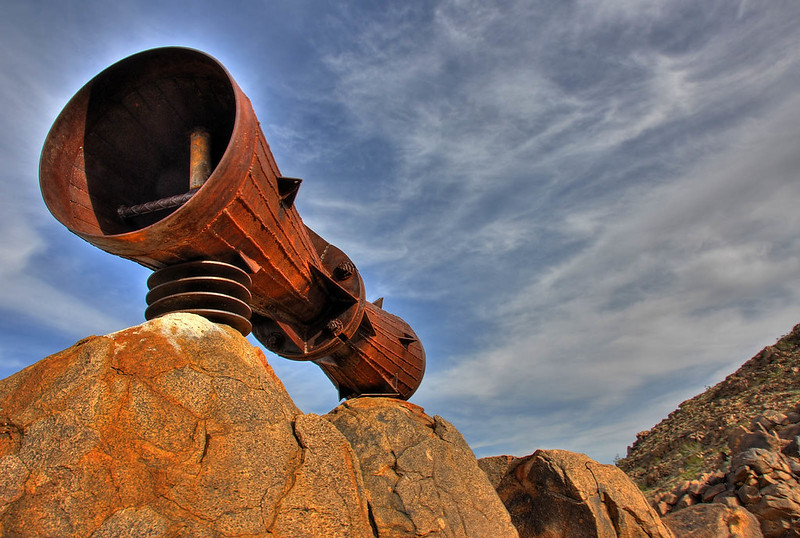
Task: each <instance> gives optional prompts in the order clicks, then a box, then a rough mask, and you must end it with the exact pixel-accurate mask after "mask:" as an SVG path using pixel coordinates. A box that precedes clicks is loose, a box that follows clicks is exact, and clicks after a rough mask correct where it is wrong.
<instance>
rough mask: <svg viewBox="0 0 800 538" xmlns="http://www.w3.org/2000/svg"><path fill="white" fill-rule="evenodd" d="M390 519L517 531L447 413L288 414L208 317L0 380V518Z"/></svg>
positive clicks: (260, 532) (239, 524)
mask: <svg viewBox="0 0 800 538" xmlns="http://www.w3.org/2000/svg"><path fill="white" fill-rule="evenodd" d="M342 432H344V433H345V434H346V435H345V434H343V433H342ZM354 448H355V449H356V450H355V451H354ZM362 469H363V473H367V474H366V475H365V474H363V473H362ZM365 478H366V480H365ZM365 483H366V484H367V485H368V487H365ZM381 488H386V489H385V490H382V489H381ZM400 529H402V530H400ZM406 530H408V531H409V532H406ZM398 534H411V535H416V536H476V535H483V536H516V531H515V530H514V528H513V527H512V526H511V524H510V520H509V517H508V513H507V512H506V511H505V509H504V508H503V506H502V503H500V500H499V498H498V497H497V495H496V493H495V492H494V491H493V489H492V487H491V486H490V485H489V483H488V481H487V479H486V477H485V475H484V474H483V473H482V472H480V470H479V469H478V467H477V462H476V460H475V457H474V456H473V455H472V452H471V451H470V449H469V447H467V445H466V443H464V440H463V438H462V437H461V435H460V434H459V433H458V432H457V431H456V430H455V429H454V428H453V427H452V426H451V425H450V424H448V423H447V422H446V421H444V420H443V419H441V418H439V417H435V418H431V417H429V416H428V415H426V414H425V413H424V412H423V410H422V408H420V407H418V406H415V405H413V404H409V403H406V402H402V401H399V400H390V399H376V400H369V399H363V400H351V401H349V402H347V403H345V404H342V405H341V406H340V407H338V408H337V409H336V410H334V411H333V412H332V413H331V414H330V416H328V417H319V416H317V415H313V414H303V413H301V412H300V411H299V410H298V409H297V407H296V406H295V405H294V403H293V402H292V400H291V399H290V398H289V396H288V394H287V393H286V391H285V389H284V387H283V385H282V383H281V382H280V380H279V379H278V378H277V377H276V376H275V375H274V373H273V372H272V369H271V368H270V367H269V365H268V364H267V362H266V359H265V357H264V355H263V353H262V352H261V351H260V350H259V349H258V348H254V347H253V346H251V345H250V344H249V343H248V342H247V340H245V339H244V338H243V337H242V336H241V335H240V334H239V333H237V332H236V331H234V330H232V329H229V328H227V327H225V326H222V325H215V324H213V323H210V322H208V321H206V320H205V319H203V318H200V317H197V316H194V315H191V314H171V315H168V316H165V317H163V318H159V319H156V320H153V321H150V322H147V323H144V324H142V325H140V326H137V327H133V328H130V329H127V330H124V331H120V332H118V333H114V334H110V335H107V336H101V337H96V336H93V337H89V338H86V339H84V340H82V341H80V342H78V343H77V344H76V345H75V346H73V347H72V348H70V349H67V350H65V351H63V352H61V353H57V354H55V355H52V356H50V357H47V358H45V359H43V360H41V361H39V362H38V363H36V364H34V365H32V366H30V367H28V368H26V369H25V370H23V371H21V372H18V373H17V374H15V375H13V376H11V377H9V378H7V379H5V380H2V381H0V535H3V536H17V535H19V536H93V537H104V536H109V537H110V536H121V535H123V536H241V535H248V536H326V537H327V536H357V537H363V536H390V535H393V536H397V535H398Z"/></svg>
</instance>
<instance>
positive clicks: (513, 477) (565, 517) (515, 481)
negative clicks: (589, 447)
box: [480, 450, 673, 538]
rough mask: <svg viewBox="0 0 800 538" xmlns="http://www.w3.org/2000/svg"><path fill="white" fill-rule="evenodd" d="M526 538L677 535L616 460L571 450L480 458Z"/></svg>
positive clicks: (664, 537)
mask: <svg viewBox="0 0 800 538" xmlns="http://www.w3.org/2000/svg"><path fill="white" fill-rule="evenodd" d="M480 464H481V468H483V469H484V470H485V471H486V473H487V475H488V476H489V477H491V479H492V481H493V483H495V484H497V486H496V487H497V492H498V494H499V496H500V499H501V500H502V501H503V503H504V504H505V506H506V508H507V509H508V512H509V513H510V514H511V520H512V521H513V523H514V525H515V526H516V528H517V530H518V531H519V535H520V536H521V537H522V538H529V537H536V538H551V537H555V536H569V537H586V538H616V537H620V538H634V537H635V538H639V537H642V538H645V537H649V538H672V537H673V534H672V532H671V531H670V530H669V529H668V528H667V527H666V526H665V525H664V524H663V523H662V522H661V520H660V519H659V517H658V514H656V512H655V510H653V509H652V508H651V507H650V505H649V504H648V503H647V500H646V499H645V497H644V495H643V494H642V493H641V492H640V491H639V488H638V487H636V485H635V484H634V483H633V481H632V480H631V479H629V478H628V477H627V476H626V475H625V473H623V472H622V471H621V470H620V469H618V468H617V467H615V466H613V465H603V464H600V463H597V462H596V461H594V460H592V459H590V458H589V457H587V456H585V455H583V454H577V453H574V452H568V451H566V450H537V451H536V452H534V453H533V454H532V455H530V456H526V457H524V458H516V459H514V458H509V457H507V456H500V457H495V458H487V459H484V460H481V462H480Z"/></svg>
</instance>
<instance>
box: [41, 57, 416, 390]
mask: <svg viewBox="0 0 800 538" xmlns="http://www.w3.org/2000/svg"><path fill="white" fill-rule="evenodd" d="M198 126H201V128H198ZM40 184H41V189H42V194H43V197H44V200H45V202H46V204H47V206H48V208H49V209H50V211H51V212H52V213H53V215H54V216H55V217H56V218H57V219H58V220H59V221H60V222H61V223H62V224H64V225H65V226H66V227H67V228H69V229H70V230H71V231H72V232H74V233H75V234H77V235H78V236H80V237H82V238H83V239H85V240H86V241H88V242H90V243H91V244H93V245H95V246H97V247H99V248H101V249H103V250H106V251H107V252H110V253H112V254H115V255H118V256H122V257H125V258H129V259H131V260H134V261H136V262H138V263H140V264H142V265H144V266H146V267H149V268H151V269H154V270H159V269H163V268H166V267H171V266H175V265H178V264H183V263H185V262H196V261H214V262H222V263H224V264H228V265H230V266H234V267H238V268H239V269H240V270H242V271H244V272H245V273H246V276H248V277H249V279H250V281H251V282H250V285H249V286H246V287H248V288H249V293H250V294H251V295H250V296H249V299H243V297H245V296H244V295H241V294H240V295H237V292H233V291H230V289H229V288H228V287H225V286H228V285H227V284H225V285H222V284H220V283H219V281H218V280H215V278H217V277H219V276H220V275H219V274H217V273H216V272H215V271H216V270H217V269H214V270H212V271H211V272H207V273H205V274H203V275H198V276H200V277H201V281H202V285H201V284H198V283H197V281H194V282H193V283H192V284H190V283H189V282H187V281H186V279H189V278H194V277H189V276H185V275H184V276H177V277H171V278H169V279H167V280H170V281H171V282H177V283H173V284H171V286H174V287H173V288H168V290H171V291H168V292H163V290H162V291H161V292H159V293H165V294H164V295H163V296H158V295H155V296H153V297H157V298H152V299H150V298H149V299H148V304H150V306H149V307H148V312H149V314H148V315H153V316H155V315H160V314H161V313H163V312H162V311H161V309H162V306H163V305H164V304H168V305H170V306H169V307H166V308H165V310H167V311H175V310H179V311H184V310H187V311H196V312H197V311H202V310H208V311H214V312H206V313H205V314H203V315H206V317H209V319H212V320H214V321H219V322H222V323H228V324H230V325H232V326H235V327H236V328H237V329H239V330H240V331H241V332H242V333H243V334H246V333H247V332H249V330H250V328H249V327H248V326H247V325H245V324H243V323H241V320H240V319H239V318H242V319H245V321H247V320H246V318H247V315H246V311H244V309H241V308H240V305H239V304H238V302H243V303H246V306H247V307H248V308H249V309H251V310H252V318H251V319H250V321H248V325H249V324H250V323H252V330H253V333H254V335H255V336H256V337H257V338H258V339H259V340H260V341H261V342H262V343H263V344H264V345H265V346H266V347H268V348H269V349H271V350H273V351H275V352H276V353H278V354H280V355H282V356H284V357H286V358H290V359H293V360H311V361H316V362H317V364H319V365H320V367H321V368H322V369H323V371H325V373H326V374H327V375H328V377H329V378H330V379H331V380H332V381H333V382H334V384H335V385H336V386H337V387H338V388H339V390H340V394H341V395H342V396H345V397H350V396H357V395H362V394H392V395H397V396H399V397H402V398H408V397H409V396H411V394H413V392H414V390H416V388H417V386H419V383H420V381H421V380H422V375H423V373H424V369H425V353H424V350H423V349H422V346H421V345H420V344H419V341H418V340H417V339H416V335H414V333H413V331H411V329H410V327H408V325H407V324H405V322H403V321H402V320H401V319H400V318H397V317H396V316H392V315H391V314H388V313H386V312H384V311H383V310H382V309H380V308H379V307H377V306H375V305H372V304H369V303H367V302H366V301H365V299H364V283H363V281H362V278H361V276H360V274H359V273H358V270H357V268H356V266H355V264H353V262H352V261H351V260H350V259H349V258H348V257H347V256H346V255H345V254H344V253H343V252H342V251H341V250H339V249H338V248H336V247H335V246H333V245H331V244H329V243H328V242H327V241H325V240H324V239H322V238H321V237H320V236H319V235H317V234H316V233H314V232H313V231H312V230H310V229H309V228H307V227H306V226H305V225H304V224H303V221H302V219H301V218H300V216H299V214H298V213H297V211H296V209H295V207H294V199H295V196H296V195H297V192H298V188H299V186H300V180H299V179H295V178H286V177H283V176H282V175H281V174H280V171H279V170H278V166H277V165H276V163H275V159H274V157H273V156H272V152H271V151H270V148H269V145H268V144H267V141H266V139H265V137H264V135H263V133H262V132H261V129H260V128H259V126H258V122H257V120H256V116H255V113H254V112H253V109H252V106H251V104H250V101H249V100H248V99H247V97H246V96H245V95H244V93H243V92H242V91H241V89H240V88H239V86H238V85H237V84H236V82H235V81H234V80H233V78H232V77H231V76H230V75H229V74H228V73H227V71H226V70H225V69H224V68H223V67H222V66H221V65H220V64H219V63H218V62H217V61H216V60H214V59H213V58H211V57H210V56H207V55H205V54H203V53H201V52H198V51H194V50H190V49H181V48H164V49H154V50H151V51H145V52H143V53H140V54H137V55H134V56H132V57H130V58H127V59H125V60H123V61H121V62H119V63H117V64H115V65H113V66H111V67H110V68H108V69H107V70H105V71H103V72H102V73H100V74H99V75H98V76H97V77H95V78H94V79H93V80H92V81H90V82H89V83H88V84H87V85H86V86H84V87H83V88H82V89H81V90H80V91H79V92H78V93H77V94H76V95H75V96H74V97H73V98H72V100H70V102H69V103H68V104H67V106H66V107H65V109H64V110H63V111H62V113H61V114H60V115H59V117H58V118H57V120H56V122H55V124H54V125H53V127H52V129H51V131H50V134H49V135H48V137H47V140H46V142H45V145H44V149H43V151H42V159H41V165H40ZM157 274H159V273H155V274H154V277H155V275H157ZM159 278H160V277H159ZM187 286H188V288H187ZM195 286H200V287H195ZM203 286H205V288H203ZM158 288H159V286H158V285H154V284H151V292H150V293H151V294H153V293H154V292H155V291H156V290H157V289H158ZM201 288H203V289H201ZM225 290H228V291H225ZM187 294H188V295H187ZM203 294H211V295H203ZM219 296H225V297H227V298H225V299H223V298H220V297H219ZM148 297H150V296H148ZM204 298H205V299H204ZM206 299H207V301H206ZM229 299H231V300H229ZM162 301H163V302H162ZM237 301H238V302H237ZM159 302H162V303H161V306H159V307H158V308H154V307H156V305H157V304H158V303H159ZM187 305H188V306H187ZM151 309H153V310H151ZM217 311H222V312H223V313H224V315H219V314H218V313H217ZM201 313H202V312H201Z"/></svg>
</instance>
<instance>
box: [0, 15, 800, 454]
mask: <svg viewBox="0 0 800 538" xmlns="http://www.w3.org/2000/svg"><path fill="white" fill-rule="evenodd" d="M223 5H224V3H221V2H209V1H198V0H193V1H185V2H163V1H162V2H151V1H140V2H108V1H107V0H103V1H100V0H84V1H82V2H66V1H62V2H59V1H47V2H45V1H38V0H4V1H3V2H2V9H1V11H0V12H1V13H2V15H0V43H2V45H3V46H2V47H1V48H0V162H1V163H2V168H0V376H2V377H5V376H7V375H10V374H12V373H14V372H16V371H18V370H19V369H21V368H23V367H25V366H27V365H29V364H32V363H33V362H36V361H37V360H39V359H40V358H42V357H44V356H46V355H48V354H50V353H54V352H56V351H59V350H61V349H63V348H65V347H68V346H70V345H72V344H73V343H74V342H75V341H76V340H78V339H80V338H82V337H84V336H87V335H89V334H104V333H108V332H112V331H115V330H119V329H122V328H124V327H128V326H131V325H136V324H138V323H140V322H142V321H143V310H144V295H145V291H146V286H145V279H146V277H147V275H148V273H149V272H148V271H147V270H146V269H143V268H141V267H139V266H137V265H136V264H134V263H132V262H129V261H126V260H122V259H118V258H116V257H114V256H111V255H109V254H106V253H104V252H101V251H100V250H98V249H96V248H94V247H92V246H90V245H89V244H87V243H84V242H83V241H81V240H80V239H78V238H76V237H75V236H73V235H71V234H70V232H68V231H67V230H66V229H65V228H64V227H63V226H61V224H59V223H58V222H57V221H56V220H55V219H54V218H53V217H52V216H51V215H50V214H49V212H48V211H47V209H46V207H45V205H44V203H43V202H42V200H41V194H40V192H39V185H38V160H39V153H40V151H41V147H42V143H43V141H44V138H45V136H46V134H47V132H48V130H49V128H50V126H51V124H52V122H53V120H54V119H55V117H56V116H57V115H58V113H59V111H60V110H61V109H62V107H63V106H64V105H65V104H66V102H67V100H68V99H69V98H70V97H71V96H72V95H73V94H74V93H75V92H76V91H77V90H78V89H79V88H80V87H81V86H82V85H83V84H84V83H85V82H87V81H88V80H89V79H90V78H91V77H92V76H94V75H95V74H97V73H98V72H99V71H101V70H102V69H104V68H105V67H107V66H109V65H111V64H112V63H114V62H116V61H118V60H120V59H122V58H124V57H126V56H128V55H130V54H133V53H136V52H138V51H141V50H144V49H148V48H153V47H159V46H167V45H181V46H188V47H192V48H197V49H200V50H203V51H205V52H207V53H209V54H211V55H212V56H214V57H216V58H217V59H218V60H219V61H220V62H221V63H223V64H224V65H225V66H226V67H227V68H228V70H229V71H230V73H231V74H232V76H233V77H234V78H235V79H236V80H237V82H238V83H239V85H240V86H241V87H242V89H243V90H244V92H245V93H246V94H247V95H248V96H249V97H250V99H251V101H252V102H253V106H254V108H255V111H256V114H257V115H258V117H259V120H260V121H261V125H262V128H263V130H264V132H265V134H266V137H267V139H268V140H269V142H270V144H271V146H272V150H273V153H274V154H275V158H276V160H277V162H278V165H279V167H280V168H281V171H282V173H283V174H284V175H287V176H293V177H302V178H304V182H303V185H302V187H301V189H300V192H299V195H298V198H297V202H296V203H297V206H298V209H299V211H300V214H301V216H302V217H303V219H304V220H305V222H306V223H307V224H308V225H309V226H311V227H312V228H313V229H315V230H316V231H317V232H318V233H319V234H320V235H322V236H323V237H325V238H326V239H327V240H329V241H330V242H332V243H333V244H335V245H337V246H339V247H340V248H342V249H343V250H344V251H345V252H346V253H347V254H348V255H349V256H350V257H351V258H352V259H353V260H354V261H355V263H356V264H357V266H358V267H359V269H360V271H361V273H362V275H363V277H364V280H365V284H366V289H367V295H368V299H370V300H372V299H375V298H377V297H381V296H383V297H385V302H384V307H385V308H386V309H387V310H388V311H390V312H392V313H395V314H397V315H400V316H401V317H403V318H404V319H405V320H406V321H408V322H409V323H410V324H411V326H412V327H413V328H414V329H415V331H416V332H417V333H418V335H419V336H420V337H421V339H422V341H423V344H424V346H425V348H426V352H427V356H428V371H427V374H426V377H425V379H424V381H423V383H422V386H421V387H420V389H419V391H418V392H417V394H416V395H415V396H414V397H413V398H412V401H413V402H415V403H417V404H419V405H422V406H424V407H425V408H426V411H427V412H428V413H429V414H431V415H433V414H438V415H442V416H443V417H445V418H447V419H448V420H450V421H451V422H453V423H454V424H455V425H456V426H457V427H458V428H459V429H460V431H461V432H462V433H463V434H464V436H465V437H466V439H467V441H468V442H469V443H470V445H471V446H472V447H473V449H474V450H475V452H476V454H477V455H478V456H488V455H496V454H515V455H524V454H529V453H531V452H533V451H534V450H535V449H537V448H563V449H568V450H573V451H578V452H584V453H586V454H588V455H590V456H591V457H593V458H595V459H598V460H600V461H604V462H610V461H611V460H612V459H613V458H614V457H615V456H616V455H624V453H625V448H626V446H627V445H629V444H630V443H631V442H632V441H633V440H634V438H635V434H636V432H638V431H640V430H643V429H647V428H650V427H652V426H653V425H654V424H655V423H657V422H658V421H659V420H661V419H662V418H664V417H665V416H666V415H667V414H668V413H669V412H670V411H671V410H673V409H674V408H675V407H676V406H677V404H678V403H679V402H681V401H682V400H684V399H686V398H688V397H691V396H693V395H695V394H697V393H698V392H701V391H702V390H703V389H704V387H705V386H708V385H713V384H714V383H716V382H718V381H720V380H721V379H723V378H724V377H725V375H727V374H729V373H732V372H733V371H735V370H736V369H737V368H738V367H739V366H740V365H741V363H743V362H744V361H745V360H747V359H748V358H749V357H751V356H752V355H753V354H755V353H756V352H757V351H758V350H759V349H760V348H761V347H763V346H764V345H768V344H772V343H774V342H775V340H776V339H777V338H778V337H780V336H781V335H782V334H784V333H786V332H788V331H789V330H790V329H791V328H792V326H793V325H794V324H796V323H798V322H800V276H799V275H800V234H798V231H799V230H800V211H798V210H797V206H798V205H799V204H800V177H798V176H800V32H798V31H797V29H798V27H800V3H798V2H796V1H793V0H791V1H790V0H742V1H740V2H736V1H732V0H704V1H703V2H697V1H696V0H691V1H683V0H670V1H666V0H664V1H660V0H651V1H636V0H536V1H531V0H518V1H517V0H505V1H498V2H487V1H485V0H484V1H471V0H440V1H434V0H431V1H415V0H411V1H410V0H405V1H402V2H384V1H367V0H364V1H343V2H328V1H322V0H317V1H298V0H262V1H255V0H253V1H241V2H236V1H234V2H229V3H227V5H229V6H232V7H221V6H223ZM268 358H269V359H270V362H271V364H272V365H273V366H274V368H275V369H276V371H277V372H278V374H279V375H280V376H281V378H282V379H283V380H284V382H285V384H286V385H287V388H288V390H289V392H290V394H291V395H292V397H293V398H294V399H295V401H296V402H297V404H298V405H299V406H300V408H301V409H303V410H304V411H306V412H316V413H325V412H327V411H328V410H330V409H331V408H332V407H334V406H335V405H336V404H337V400H336V391H335V390H334V388H333V387H332V385H331V384H330V383H329V381H328V380H327V378H325V377H324V375H323V374H322V372H321V371H319V370H318V368H316V367H315V366H314V365H311V364H303V363H294V362H291V361H286V360H284V359H281V358H279V357H277V356H274V355H271V354H269V353H268Z"/></svg>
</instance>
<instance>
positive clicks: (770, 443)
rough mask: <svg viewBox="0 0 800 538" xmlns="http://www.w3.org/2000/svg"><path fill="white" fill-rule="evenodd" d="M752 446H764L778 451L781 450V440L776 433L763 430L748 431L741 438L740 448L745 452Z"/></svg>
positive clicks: (763, 447)
mask: <svg viewBox="0 0 800 538" xmlns="http://www.w3.org/2000/svg"><path fill="white" fill-rule="evenodd" d="M751 448H762V449H764V450H771V451H775V452H777V451H778V450H780V441H779V440H778V438H777V437H775V436H774V435H772V434H770V433H766V432H763V431H757V432H753V433H747V434H745V435H743V436H742V437H741V438H740V439H739V445H738V450H739V451H742V452H743V451H745V450H749V449H751Z"/></svg>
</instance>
